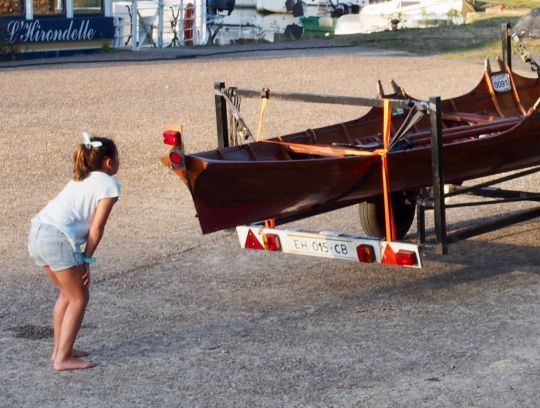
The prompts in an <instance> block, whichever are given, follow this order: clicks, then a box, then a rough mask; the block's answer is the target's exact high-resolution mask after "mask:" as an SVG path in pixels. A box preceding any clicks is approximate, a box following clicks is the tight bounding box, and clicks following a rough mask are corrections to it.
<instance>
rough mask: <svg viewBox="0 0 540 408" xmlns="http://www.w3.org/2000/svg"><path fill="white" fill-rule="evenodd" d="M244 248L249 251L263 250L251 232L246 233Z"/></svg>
mask: <svg viewBox="0 0 540 408" xmlns="http://www.w3.org/2000/svg"><path fill="white" fill-rule="evenodd" d="M245 247H246V248H249V249H264V247H263V246H262V245H261V243H260V242H259V240H258V239H257V237H256V236H255V234H254V233H253V232H251V231H248V234H247V237H246V245H245Z"/></svg>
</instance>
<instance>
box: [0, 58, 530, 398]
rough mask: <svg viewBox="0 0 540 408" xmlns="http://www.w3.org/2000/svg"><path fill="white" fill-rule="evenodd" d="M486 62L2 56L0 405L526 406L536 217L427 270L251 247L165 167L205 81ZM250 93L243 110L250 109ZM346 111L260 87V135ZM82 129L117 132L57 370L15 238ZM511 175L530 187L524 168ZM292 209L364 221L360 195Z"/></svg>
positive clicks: (338, 82) (326, 77)
mask: <svg viewBox="0 0 540 408" xmlns="http://www.w3.org/2000/svg"><path fill="white" fill-rule="evenodd" d="M481 74H482V66H481V65H480V64H478V63H475V62H464V61H456V60H447V59H443V58H436V57H431V58H427V57H415V56H407V55H382V54H381V55H378V54H377V53H373V52H371V53H370V54H365V53H364V52H363V50H359V49H353V48H343V49H335V50H332V49H327V50H304V51H298V50H297V51H294V52H285V51H282V52H274V53H264V52H261V53H252V54H250V53H241V54H238V55H222V56H219V57H217V56H215V57H211V58H203V57H201V58H195V59H178V60H168V61H148V62H120V61H118V62H103V63H93V64H84V63H81V64H73V63H71V64H57V65H52V66H35V67H25V68H16V69H15V68H8V69H1V70H0V95H1V109H0V118H1V123H2V127H1V130H0V132H1V139H0V143H1V149H0V160H1V162H2V170H1V183H0V212H1V218H0V220H1V221H0V236H1V237H2V238H1V240H0V257H1V260H2V262H1V264H0V367H1V369H0V406H5V407H13V406H25V407H26V406H40V407H41V406H50V407H57V406H59V405H60V404H62V405H64V406H183V407H224V406H225V407H226V406H230V407H276V406H284V407H331V406H334V407H366V406H370V407H394V406H395V407H402V406H406V407H418V406H426V407H455V406H477V407H510V406H512V407H513V406H520V407H533V406H538V405H537V404H538V398H539V389H540V388H539V387H540V337H539V333H540V319H539V317H538V316H539V315H540V313H539V312H540V301H539V291H540V277H539V271H540V268H539V266H538V264H539V261H540V257H539V239H540V232H539V228H538V227H539V225H540V223H539V222H538V221H532V222H528V223H524V224H520V225H516V226H513V227H510V228H505V229H502V230H499V231H497V232H494V233H489V234H485V235H482V236H479V237H476V238H473V239H469V240H467V241H465V242H461V243H457V244H454V245H452V246H451V247H450V254H449V255H447V256H445V257H438V256H428V257H427V258H426V259H425V267H424V268H423V269H422V270H404V269H399V268H390V267H382V266H364V265H358V264H352V263H342V262H339V261H329V260H322V259H317V258H305V257H295V256H284V255H276V254H266V253H259V252H251V251H246V250H242V249H240V247H239V245H238V242H237V238H236V236H235V235H234V234H233V233H231V232H218V233H214V234H211V235H207V236H203V235H201V234H200V230H199V226H198V223H197V220H196V218H195V212H194V209H193V205H192V203H191V200H190V196H189V193H188V191H187V189H186V188H185V187H184V186H183V185H181V183H180V181H179V180H178V179H177V177H176V176H174V175H173V174H171V173H170V172H168V171H167V170H166V169H165V168H164V167H163V166H162V165H161V164H160V163H159V157H160V154H161V153H162V152H163V150H164V146H163V145H162V144H161V131H162V130H163V127H164V124H166V123H182V124H183V125H184V127H185V134H186V139H187V142H186V144H187V150H188V151H200V150H203V149H210V148H212V147H214V146H215V144H216V139H215V138H216V136H215V118H214V105H213V93H212V84H213V82H214V81H215V80H225V81H226V83H227V84H229V85H235V86H239V87H252V88H261V87H263V86H264V87H269V88H271V89H273V90H282V91H302V92H317V93H331V94H344V95H364V96H370V95H374V94H375V81H376V79H381V80H383V83H384V84H385V85H386V87H388V88H389V80H390V78H394V79H395V80H396V81H398V83H400V84H401V85H402V86H404V87H406V89H407V90H408V91H409V92H410V93H411V94H413V95H415V96H417V97H423V98H425V97H429V96H431V95H440V96H442V97H451V96H456V95H458V94H460V93H462V92H464V91H466V90H468V89H470V88H472V87H473V86H474V85H475V84H476V82H477V81H478V80H479V78H480V76H481ZM258 103H259V102H258V101H252V102H249V101H244V104H243V106H242V110H243V112H245V114H246V115H247V117H248V121H251V122H249V123H251V124H254V123H255V121H256V117H257V112H258V108H259V106H258ZM360 111H361V110H360V109H358V108H344V107H337V106H317V105H306V104H286V103H282V102H272V101H270V103H269V106H268V111H267V115H266V123H265V131H266V134H267V135H269V136H270V135H277V134H280V133H283V132H288V131H291V130H298V129H304V128H307V127H315V126H320V125H324V124H327V123H329V122H338V121H340V120H344V119H349V118H352V117H354V116H355V115H357V114H358V113H359V112H360ZM82 131H90V132H93V133H95V134H104V135H110V136H112V137H113V138H114V139H115V140H116V141H117V143H118V145H119V149H120V154H121V169H120V172H119V174H118V178H119V180H120V181H121V183H122V197H121V200H120V201H119V203H118V205H117V206H116V207H115V209H114V211H113V214H112V216H111V220H110V223H109V224H108V226H107V232H106V235H105V238H104V239H103V241H102V244H101V245H100V248H99V249H98V252H97V254H96V256H97V258H98V263H97V264H96V266H95V268H94V269H93V275H92V276H93V283H92V288H91V301H90V305H89V308H88V312H87V315H86V318H85V321H84V323H83V327H82V329H81V332H80V336H79V340H78V344H79V346H80V347H83V348H86V349H88V350H90V351H91V352H92V358H93V359H94V360H95V361H96V362H97V363H98V366H97V367H96V368H94V369H92V370H86V371H79V372H64V373H55V372H54V371H53V370H52V369H51V366H50V362H49V355H50V352H51V343H52V338H51V335H52V329H51V321H50V314H51V308H52V305H53V301H54V297H55V291H54V288H53V287H52V285H51V283H50V282H49V281H48V280H47V279H46V277H45V276H44V275H43V274H42V273H41V272H40V270H39V269H38V268H37V267H35V266H34V265H33V264H32V262H31V261H30V259H29V258H28V255H27V249H26V237H27V232H28V228H29V222H30V219H31V218H32V216H33V215H34V214H35V213H36V212H37V211H39V209H40V208H42V207H43V206H44V205H45V204H46V203H47V201H48V200H50V199H51V198H52V197H53V196H54V195H55V194H56V193H57V192H58V191H59V190H60V189H61V188H62V187H63V185H64V184H65V183H66V182H67V180H68V179H69V177H70V170H71V169H70V157H71V152H72V149H73V148H74V145H75V144H76V143H78V142H79V140H80V137H81V132H82ZM509 185H510V186H511V187H513V188H523V189H529V190H531V189H535V188H536V189H537V188H538V176H537V175H536V176H530V177H527V178H524V179H521V180H516V181H514V182H512V183H509ZM514 207H517V205H515V206H504V207H497V208H492V207H490V208H486V207H483V208H477V209H468V210H461V211H453V212H450V213H449V222H450V224H451V225H455V224H457V223H462V222H465V220H467V219H469V218H470V217H486V216H489V215H491V214H492V213H493V212H496V211H508V210H510V209H513V208H514ZM297 225H298V226H300V227H303V228H308V229H311V230H328V229H335V230H345V231H350V232H354V231H357V232H358V231H360V226H359V224H358V217H357V213H356V209H355V208H348V209H344V210H340V211H336V212H334V213H330V214H326V215H321V216H318V217H315V218H312V219H309V220H304V221H302V222H298V223H297Z"/></svg>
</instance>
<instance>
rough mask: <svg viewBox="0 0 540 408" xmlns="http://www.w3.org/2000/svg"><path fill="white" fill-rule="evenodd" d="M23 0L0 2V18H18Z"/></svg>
mask: <svg viewBox="0 0 540 408" xmlns="http://www.w3.org/2000/svg"><path fill="white" fill-rule="evenodd" d="M23 3H24V0H3V1H0V16H20V15H22V13H23Z"/></svg>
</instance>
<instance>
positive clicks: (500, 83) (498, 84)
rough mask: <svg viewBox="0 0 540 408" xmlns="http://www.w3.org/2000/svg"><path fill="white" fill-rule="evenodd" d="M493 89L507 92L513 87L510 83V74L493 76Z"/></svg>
mask: <svg viewBox="0 0 540 408" xmlns="http://www.w3.org/2000/svg"><path fill="white" fill-rule="evenodd" d="M491 83H492V85H493V89H494V90H495V91H496V92H506V91H509V90H510V89H512V86H511V85H510V76H509V75H508V74H498V75H493V76H492V77H491Z"/></svg>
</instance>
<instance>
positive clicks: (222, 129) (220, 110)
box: [214, 81, 229, 148]
mask: <svg viewBox="0 0 540 408" xmlns="http://www.w3.org/2000/svg"><path fill="white" fill-rule="evenodd" d="M214 89H215V90H219V91H223V90H224V89H225V82H224V81H216V82H214ZM214 99H215V102H216V125H217V139H218V147H220V148H222V147H229V130H228V126H227V105H226V102H225V98H223V96H221V95H217V94H216V95H215V97H214Z"/></svg>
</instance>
